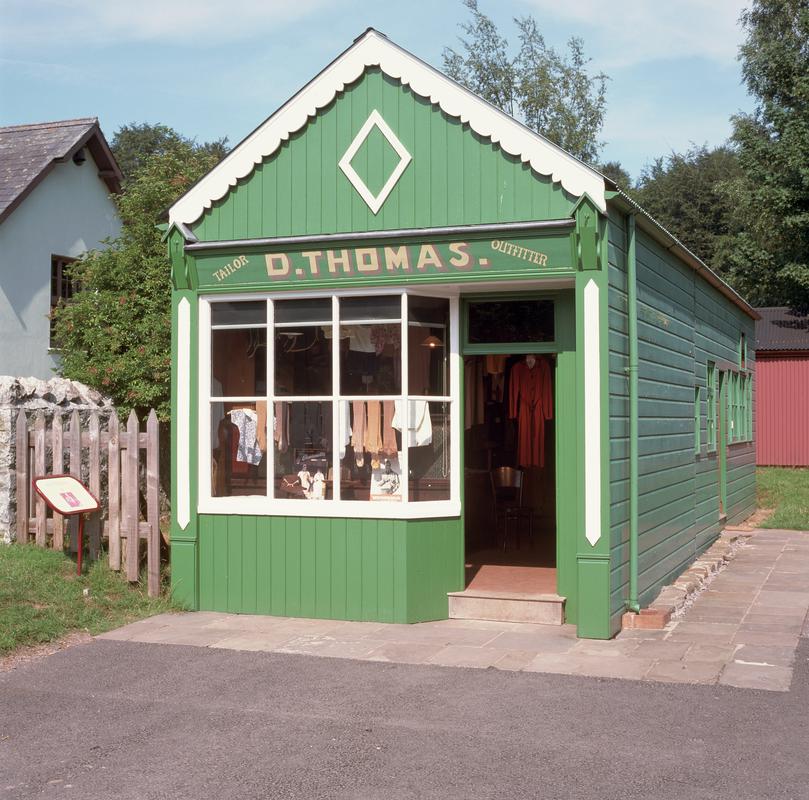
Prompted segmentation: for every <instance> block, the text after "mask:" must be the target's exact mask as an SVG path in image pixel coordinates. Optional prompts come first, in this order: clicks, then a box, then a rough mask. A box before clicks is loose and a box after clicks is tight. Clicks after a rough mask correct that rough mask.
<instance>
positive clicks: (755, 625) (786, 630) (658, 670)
mask: <svg viewBox="0 0 809 800" xmlns="http://www.w3.org/2000/svg"><path fill="white" fill-rule="evenodd" d="M808 611H809V533H806V532H801V531H778V530H773V531H765V530H757V531H755V532H754V533H753V534H752V535H751V537H750V538H749V539H748V541H747V543H746V544H744V545H742V546H741V548H740V550H739V551H738V552H737V554H736V557H735V558H734V559H733V560H732V561H731V562H730V563H729V565H728V566H727V568H726V569H725V570H724V571H723V572H721V573H719V574H718V575H717V576H716V577H715V579H714V580H713V582H712V583H710V584H709V586H708V587H707V588H706V589H705V590H704V591H703V592H702V594H700V595H699V596H698V597H697V598H696V600H695V601H694V603H693V605H691V607H690V608H689V609H688V610H687V611H685V612H684V614H683V615H682V617H681V618H679V619H676V620H674V621H672V622H671V623H670V624H669V625H668V626H667V627H666V629H665V630H660V631H644V630H627V631H623V632H622V633H620V634H619V635H618V636H617V637H616V638H615V639H612V640H611V641H599V640H592V639H589V640H588V639H577V638H576V629H575V627H574V626H572V625H562V626H551V625H532V624H527V623H526V624H520V623H509V622H487V621H476V620H441V621H438V622H425V623H420V624H417V625H391V624H380V623H376V622H345V621H337V620H319V619H300V618H290V617H265V616H249V615H239V614H220V613H214V612H195V613H186V614H161V615H159V616H156V617H151V618H149V619H145V620H141V621H139V622H135V623H132V624H131V625H127V626H125V627H123V628H119V629H117V630H115V631H110V632H109V633H106V634H103V635H102V636H101V637H100V638H102V639H115V640H122V641H132V642H151V643H165V644H184V645H194V646H199V647H213V648H224V649H231V650H251V651H267V652H276V653H300V654H309V655H315V656H327V657H332V658H351V659H359V660H363V661H386V662H395V663H404V664H433V665H442V666H447V667H477V668H494V669H500V670H512V671H513V670H517V671H523V672H554V673H560V674H565V675H587V676H591V677H603V678H626V679H634V680H647V681H663V682H674V683H701V684H715V683H719V684H725V685H730V686H736V687H741V688H749V689H767V690H771V691H788V690H789V688H790V684H791V682H792V670H793V664H794V659H795V649H796V647H797V645H798V639H799V637H800V636H801V635H804V636H809V621H808V618H807V612H808Z"/></svg>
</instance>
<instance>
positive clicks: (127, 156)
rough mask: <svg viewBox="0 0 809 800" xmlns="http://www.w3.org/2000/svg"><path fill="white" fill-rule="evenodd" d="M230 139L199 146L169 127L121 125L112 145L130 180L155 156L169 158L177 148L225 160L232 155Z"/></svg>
mask: <svg viewBox="0 0 809 800" xmlns="http://www.w3.org/2000/svg"><path fill="white" fill-rule="evenodd" d="M227 143H228V140H227V137H223V138H221V139H216V140H214V141H212V142H203V143H202V144H197V142H196V140H194V139H189V138H187V137H185V136H183V135H181V134H179V133H177V131H175V130H174V129H173V128H169V127H168V126H167V125H160V124H157V125H150V124H149V123H148V122H131V123H130V124H129V125H123V126H121V127H120V128H119V129H118V130H117V131H116V132H115V136H113V138H112V142H110V149H111V150H112V153H113V155H114V156H115V160H116V161H117V162H118V166H120V168H121V172H123V173H124V176H125V177H126V178H130V177H132V176H133V175H135V173H136V172H137V171H138V170H139V169H140V168H141V167H142V166H143V164H144V163H145V162H146V160H147V159H149V158H150V157H151V156H155V155H165V154H166V153H169V152H171V151H172V150H175V149H177V148H182V147H190V148H192V149H194V150H196V151H198V152H202V153H208V154H210V155H211V156H214V157H215V158H216V159H217V161H221V160H222V159H223V158H224V157H225V156H226V155H227V153H228V148H227Z"/></svg>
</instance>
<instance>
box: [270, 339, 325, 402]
mask: <svg viewBox="0 0 809 800" xmlns="http://www.w3.org/2000/svg"><path fill="white" fill-rule="evenodd" d="M331 336H332V327H331V325H300V326H296V327H294V328H276V330H275V394H276V395H298V396H304V397H305V396H312V395H327V394H331V384H332V381H331V369H332V365H331Z"/></svg>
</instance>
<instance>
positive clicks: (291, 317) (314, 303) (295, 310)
mask: <svg viewBox="0 0 809 800" xmlns="http://www.w3.org/2000/svg"><path fill="white" fill-rule="evenodd" d="M274 309H275V311H274V313H275V322H276V324H278V323H286V322H310V323H311V322H330V321H331V297H323V298H321V297H318V298H312V299H307V300H276V301H275V304H274Z"/></svg>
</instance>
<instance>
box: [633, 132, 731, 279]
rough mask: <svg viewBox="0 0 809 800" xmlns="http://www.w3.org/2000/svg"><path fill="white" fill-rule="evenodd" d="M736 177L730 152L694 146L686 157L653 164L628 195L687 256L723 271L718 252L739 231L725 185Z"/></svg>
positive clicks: (723, 148) (681, 155) (674, 156)
mask: <svg viewBox="0 0 809 800" xmlns="http://www.w3.org/2000/svg"><path fill="white" fill-rule="evenodd" d="M740 175H741V168H740V166H739V159H738V156H737V155H736V153H735V152H734V151H733V150H732V149H731V148H730V147H727V146H721V147H717V148H715V149H713V150H709V149H708V147H707V146H705V145H703V146H702V147H696V146H693V147H691V149H690V150H687V151H686V152H685V153H671V155H669V156H668V157H667V158H657V159H655V160H654V161H653V162H652V163H651V164H650V165H648V166H647V167H646V168H645V169H644V170H643V172H642V173H641V176H640V179H639V180H638V185H637V187H636V188H635V190H634V191H633V193H632V194H633V197H634V199H635V200H637V201H638V203H640V205H641V206H643V208H644V209H645V210H646V211H648V212H649V213H650V214H651V215H652V216H653V217H654V218H655V219H656V220H657V221H658V222H659V223H660V224H661V225H662V226H663V227H664V228H666V229H668V230H669V231H670V232H671V233H673V234H674V235H675V236H676V237H677V238H678V239H679V240H680V241H681V242H682V243H683V244H684V245H685V246H686V247H687V248H688V249H689V250H691V251H692V252H694V253H695V254H696V255H698V256H699V257H700V258H701V259H702V260H703V261H704V262H705V263H706V264H708V266H710V267H712V268H714V269H716V270H717V271H721V266H722V265H721V263H720V261H721V259H718V258H717V252H718V251H722V249H723V248H724V247H725V244H724V241H725V238H726V237H727V236H729V235H735V234H736V233H737V232H738V231H739V229H740V225H741V220H740V218H739V216H738V214H737V211H736V208H735V207H734V205H733V203H732V202H731V201H730V199H729V198H728V197H727V194H726V193H725V192H724V191H723V185H724V184H725V183H726V182H728V181H732V180H734V179H736V178H738V177H739V176H740Z"/></svg>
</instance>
